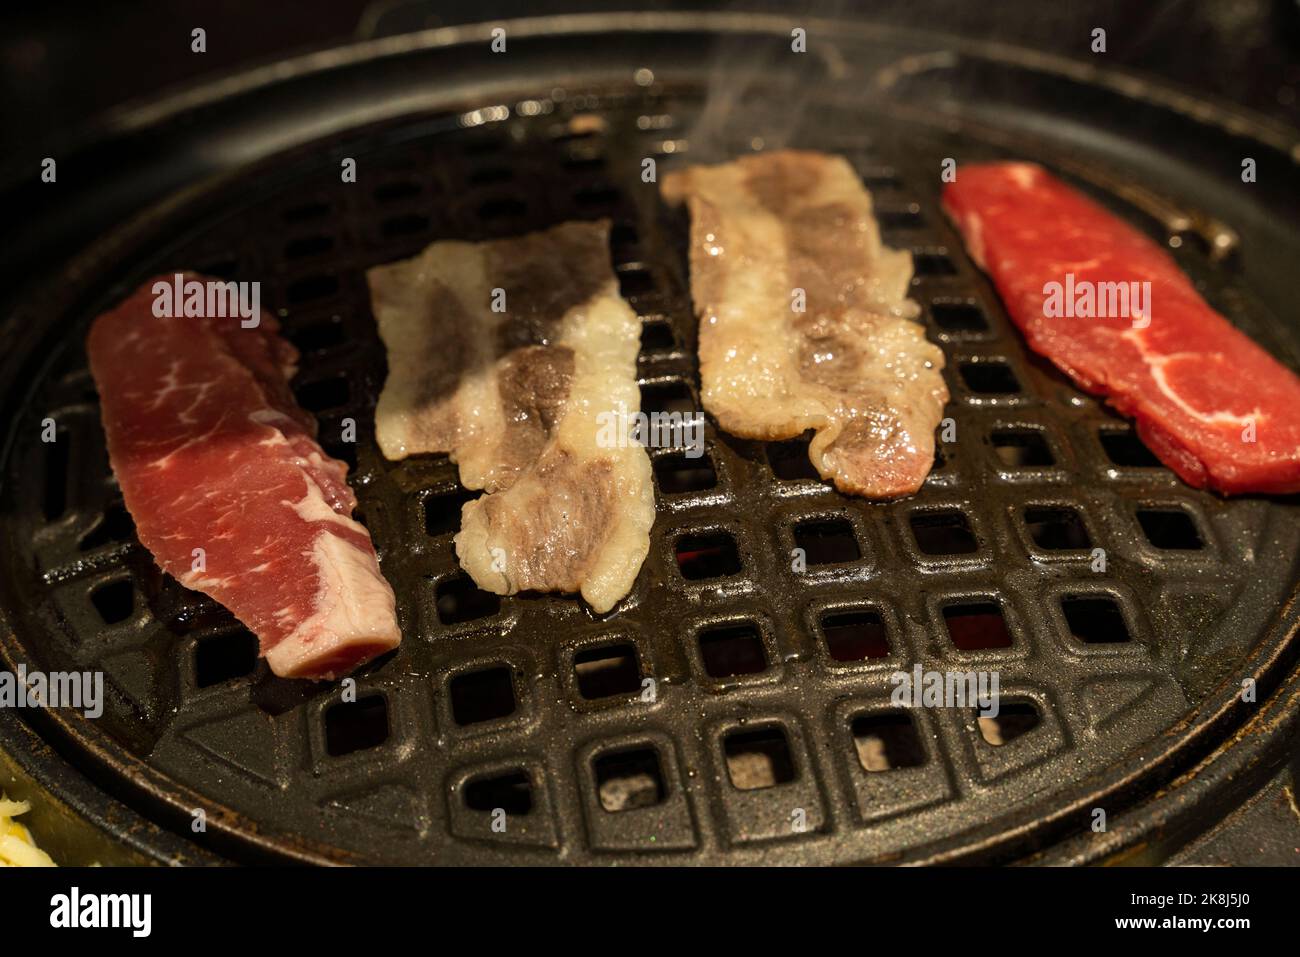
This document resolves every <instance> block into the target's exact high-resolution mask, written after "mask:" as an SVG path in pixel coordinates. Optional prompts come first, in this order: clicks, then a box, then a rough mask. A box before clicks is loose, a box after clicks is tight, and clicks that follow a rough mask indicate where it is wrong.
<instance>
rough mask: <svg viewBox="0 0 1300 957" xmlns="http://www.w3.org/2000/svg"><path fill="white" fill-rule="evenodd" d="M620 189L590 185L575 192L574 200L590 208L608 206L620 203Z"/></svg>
mask: <svg viewBox="0 0 1300 957" xmlns="http://www.w3.org/2000/svg"><path fill="white" fill-rule="evenodd" d="M618 199H619V196H618V190H616V189H614V188H612V187H609V186H589V187H587V188H585V189H580V190H578V191H577V192H575V193H574V194H573V201H574V202H575V203H577V204H578V205H579V206H586V207H588V208H608V207H611V206H616V205H617V204H618Z"/></svg>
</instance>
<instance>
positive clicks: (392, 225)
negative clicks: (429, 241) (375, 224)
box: [379, 213, 429, 239]
mask: <svg viewBox="0 0 1300 957" xmlns="http://www.w3.org/2000/svg"><path fill="white" fill-rule="evenodd" d="M428 228H429V217H428V216H425V215H423V214H421V213H404V214H403V215H401V216H390V217H389V218H388V219H385V220H384V221H383V222H382V223H380V224H379V231H380V232H381V233H383V235H384V238H385V239H397V238H398V237H401V236H414V235H416V234H418V233H422V232H424V231H425V230H427V229H428Z"/></svg>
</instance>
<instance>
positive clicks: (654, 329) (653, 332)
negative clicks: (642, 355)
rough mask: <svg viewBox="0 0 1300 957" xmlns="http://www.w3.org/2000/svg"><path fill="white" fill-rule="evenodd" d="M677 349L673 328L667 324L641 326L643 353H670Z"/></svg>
mask: <svg viewBox="0 0 1300 957" xmlns="http://www.w3.org/2000/svg"><path fill="white" fill-rule="evenodd" d="M676 347H677V340H676V338H675V337H674V336H673V327H672V325H671V324H669V323H667V322H657V321H655V322H646V323H644V324H642V326H641V351H642V352H669V351H671V350H672V349H675V348H676Z"/></svg>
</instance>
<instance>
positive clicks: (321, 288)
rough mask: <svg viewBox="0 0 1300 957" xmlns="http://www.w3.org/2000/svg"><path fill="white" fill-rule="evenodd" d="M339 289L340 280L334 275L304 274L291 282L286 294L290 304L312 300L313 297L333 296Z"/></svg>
mask: <svg viewBox="0 0 1300 957" xmlns="http://www.w3.org/2000/svg"><path fill="white" fill-rule="evenodd" d="M338 291H339V281H338V280H337V279H335V278H334V277H333V276H304V277H303V278H302V279H297V280H295V281H293V282H291V283H290V284H289V288H288V289H287V290H285V296H286V297H287V298H288V300H289V304H290V305H294V306H296V305H299V304H301V303H304V302H311V301H312V300H313V299H324V298H325V297H326V296H332V295H334V294H335V293H337V292H338Z"/></svg>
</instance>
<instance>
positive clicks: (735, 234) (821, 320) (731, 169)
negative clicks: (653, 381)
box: [663, 150, 948, 498]
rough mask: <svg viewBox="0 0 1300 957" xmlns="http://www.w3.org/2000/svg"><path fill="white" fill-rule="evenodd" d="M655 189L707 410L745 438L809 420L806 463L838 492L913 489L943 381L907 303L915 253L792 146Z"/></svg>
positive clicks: (826, 167) (781, 432)
mask: <svg viewBox="0 0 1300 957" xmlns="http://www.w3.org/2000/svg"><path fill="white" fill-rule="evenodd" d="M663 195H664V197H665V199H667V200H668V201H669V202H670V203H673V204H679V203H685V204H686V206H687V207H688V209H689V211H690V215H691V239H690V264H691V293H692V296H693V298H694V300H695V310H696V313H697V314H698V315H699V318H700V332H699V357H700V379H701V385H702V387H703V400H704V407H705V409H707V410H708V411H709V412H711V413H712V414H713V415H714V417H715V418H716V419H717V420H718V424H719V425H720V426H721V427H722V428H723V429H725V430H726V431H728V432H730V433H732V434H733V435H738V436H741V437H742V438H751V439H763V440H774V439H787V438H792V437H794V436H797V435H800V434H801V433H803V432H804V431H806V430H808V429H813V430H815V431H816V435H815V437H814V438H813V441H812V444H811V446H810V447H809V458H811V460H812V463H813V465H814V466H815V467H816V468H817V471H818V472H819V473H820V474H821V476H822V477H823V478H826V479H830V480H831V481H833V482H834V483H835V485H836V487H837V488H839V489H840V490H841V491H844V492H850V493H853V494H857V495H863V496H866V497H868V498H891V497H894V496H898V495H906V494H909V493H912V492H915V491H916V490H917V489H918V488H920V486H921V483H922V482H923V481H924V480H925V477H926V475H927V474H929V471H930V467H931V466H932V464H933V462H934V430H935V427H936V425H937V424H938V422H939V419H940V416H941V414H942V411H943V406H944V403H945V402H947V401H948V390H947V387H946V386H945V385H944V381H943V376H942V373H941V370H942V368H943V353H942V352H941V351H940V350H939V348H938V347H937V346H935V345H933V344H932V343H930V342H928V341H926V338H925V332H924V330H923V329H922V327H921V326H920V324H918V323H917V322H915V321H914V320H915V318H916V316H917V314H918V311H919V310H918V307H917V305H916V303H914V302H912V301H911V300H910V299H908V298H907V288H908V285H909V283H910V282H911V278H912V257H911V255H910V254H909V253H907V252H905V251H898V250H893V249H889V248H888V247H886V246H884V245H883V244H882V243H881V240H880V228H879V226H878V224H877V223H876V220H875V217H874V216H873V214H872V208H871V195H870V194H869V193H868V192H867V190H866V189H865V188H864V187H863V185H862V182H861V181H860V180H859V179H858V177H857V175H856V174H855V173H854V172H853V169H852V167H850V166H849V164H848V163H847V162H845V161H844V160H843V159H841V158H840V157H836V156H827V155H825V154H821V153H812V152H804V151H797V150H781V151H778V152H773V153H762V154H758V155H754V156H747V157H743V158H741V159H738V160H735V161H733V162H730V163H724V164H722V165H719V166H693V167H689V168H687V169H684V170H681V171H677V172H673V173H670V174H669V175H667V176H666V177H665V178H664V182H663Z"/></svg>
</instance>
